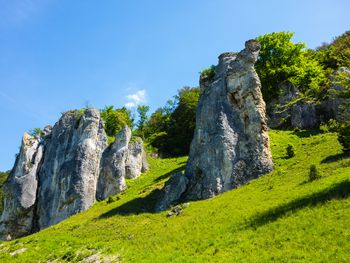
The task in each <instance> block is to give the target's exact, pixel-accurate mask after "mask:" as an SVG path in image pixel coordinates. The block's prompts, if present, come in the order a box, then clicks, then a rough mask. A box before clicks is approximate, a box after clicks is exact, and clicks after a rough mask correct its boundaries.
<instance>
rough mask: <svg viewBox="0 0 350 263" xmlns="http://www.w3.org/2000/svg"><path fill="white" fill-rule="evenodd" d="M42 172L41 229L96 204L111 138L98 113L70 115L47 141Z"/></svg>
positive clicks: (38, 210)
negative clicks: (101, 171) (102, 159)
mask: <svg viewBox="0 0 350 263" xmlns="http://www.w3.org/2000/svg"><path fill="white" fill-rule="evenodd" d="M44 144H45V155H44V160H43V164H42V166H41V168H40V171H39V173H38V178H39V182H40V191H39V193H38V205H37V218H38V222H37V223H38V226H37V227H38V229H43V228H46V227H48V226H50V225H53V224H56V223H58V222H60V221H62V220H64V219H66V218H67V217H69V216H71V215H73V214H76V213H78V212H81V211H84V210H86V209H88V208H89V207H91V205H92V204H93V203H94V202H95V193H96V185H97V179H98V176H99V166H100V159H101V155H102V152H103V150H104V149H105V148H106V147H107V136H106V134H105V132H104V129H103V123H102V120H101V118H100V113H99V111H98V110H94V109H88V110H86V111H85V112H84V113H81V112H79V111H69V112H66V113H65V114H64V115H63V116H62V118H61V119H60V120H59V122H58V123H56V125H55V126H54V127H53V129H52V132H51V136H50V139H48V140H45V142H44Z"/></svg>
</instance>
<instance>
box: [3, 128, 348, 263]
mask: <svg viewBox="0 0 350 263" xmlns="http://www.w3.org/2000/svg"><path fill="white" fill-rule="evenodd" d="M270 138H271V150H272V153H273V160H274V166H275V169H274V171H273V172H272V173H270V174H267V175H264V176H262V177H261V178H259V179H256V180H253V181H251V182H250V183H248V184H246V185H244V186H242V187H239V188H238V189H234V190H232V191H229V192H226V193H224V194H221V195H219V196H217V197H215V198H212V199H209V200H203V201H196V202H190V203H189V204H188V206H187V205H186V206H183V210H182V213H181V214H180V215H174V216H171V217H167V216H166V215H167V213H168V212H169V211H165V212H162V213H154V212H153V206H154V204H155V201H156V199H157V197H158V194H159V189H160V188H161V187H162V186H163V184H164V182H165V181H166V180H167V179H168V178H169V176H170V175H171V173H172V172H174V171H175V170H179V169H184V167H185V164H186V160H187V157H181V158H169V159H153V158H149V164H150V171H149V172H147V173H144V174H143V175H142V176H141V177H140V178H138V179H135V180H130V181H128V182H127V184H128V189H127V190H126V191H125V192H124V193H122V194H120V195H117V196H114V197H112V198H108V199H107V200H104V201H100V202H96V204H95V205H94V206H93V207H92V208H91V209H89V210H88V211H85V212H83V213H80V214H77V215H74V216H72V217H71V218H69V219H67V220H65V221H63V222H61V223H59V224H57V225H55V226H52V227H50V228H48V229H45V230H43V231H41V232H39V233H36V234H33V235H30V236H27V237H24V238H21V239H18V240H14V241H10V242H3V243H0V262H88V261H89V260H90V259H91V258H93V257H94V256H96V257H99V258H100V259H101V260H102V262H103V261H105V262H118V261H120V262H350V227H349V226H350V198H349V197H350V158H349V156H347V155H345V154H343V153H342V150H341V146H340V144H339V143H338V141H337V138H336V134H335V133H319V132H316V131H315V132H310V131H308V132H305V131H301V132H292V131H276V130H272V131H270ZM288 144H292V145H293V147H294V151H295V156H294V157H292V158H288V156H287V153H286V148H287V146H288ZM311 165H316V168H317V171H318V172H319V174H320V176H321V177H320V178H318V179H315V180H311V179H310V177H309V173H310V166H311ZM14 252H15V253H14ZM18 252H21V253H18Z"/></svg>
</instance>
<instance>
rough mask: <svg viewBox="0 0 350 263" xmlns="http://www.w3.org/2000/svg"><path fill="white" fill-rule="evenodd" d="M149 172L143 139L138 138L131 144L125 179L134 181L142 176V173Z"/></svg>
mask: <svg viewBox="0 0 350 263" xmlns="http://www.w3.org/2000/svg"><path fill="white" fill-rule="evenodd" d="M147 170H148V165H147V161H146V153H145V151H144V147H143V141H142V139H141V138H139V137H136V138H135V139H133V140H132V141H130V143H129V147H128V156H127V159H126V163H125V178H127V179H133V178H137V177H139V176H140V174H141V172H145V171H147Z"/></svg>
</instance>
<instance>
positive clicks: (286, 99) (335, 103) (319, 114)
mask: <svg viewBox="0 0 350 263" xmlns="http://www.w3.org/2000/svg"><path fill="white" fill-rule="evenodd" d="M339 73H341V74H346V75H349V76H350V71H349V70H348V69H347V68H345V67H340V68H339V69H338V70H335V71H334V73H333V77H332V78H331V84H332V86H333V89H331V90H330V92H329V94H327V96H325V99H323V100H320V101H311V100H308V99H307V98H303V96H302V95H301V93H300V92H299V91H298V90H297V89H296V88H295V87H294V86H293V84H291V83H288V82H287V83H281V84H280V90H281V91H282V92H281V94H280V96H279V97H278V98H276V99H274V100H272V101H270V102H269V103H268V105H267V113H268V126H269V127H270V128H300V129H310V128H318V127H319V125H320V124H321V123H323V122H327V121H328V120H330V119H335V120H338V121H339V120H340V118H341V115H342V112H343V109H342V108H341V105H342V103H344V102H345V101H346V100H347V99H344V98H340V97H339V96H338V94H337V93H338V92H341V91H342V90H344V87H342V86H341V85H340V84H339V83H338V81H339V80H338V79H337V75H338V74H339Z"/></svg>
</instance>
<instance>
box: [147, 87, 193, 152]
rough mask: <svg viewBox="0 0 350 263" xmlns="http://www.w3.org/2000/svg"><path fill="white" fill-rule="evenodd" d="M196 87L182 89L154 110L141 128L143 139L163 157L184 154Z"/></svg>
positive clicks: (188, 144)
mask: <svg viewBox="0 0 350 263" xmlns="http://www.w3.org/2000/svg"><path fill="white" fill-rule="evenodd" d="M198 100H199V88H198V87H196V88H190V87H184V88H182V89H180V90H179V91H178V95H176V96H175V99H174V100H169V101H168V102H167V104H166V105H165V106H164V107H163V108H160V109H157V110H156V111H155V112H154V113H153V114H152V115H151V117H150V118H149V120H148V121H147V123H146V125H145V127H144V134H145V137H146V140H147V141H148V142H149V143H150V144H151V146H153V147H155V148H157V149H158V150H159V152H161V153H163V154H167V155H184V154H188V152H189V146H190V143H191V141H192V137H193V133H194V129H195V123H196V111H197V106H198Z"/></svg>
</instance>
